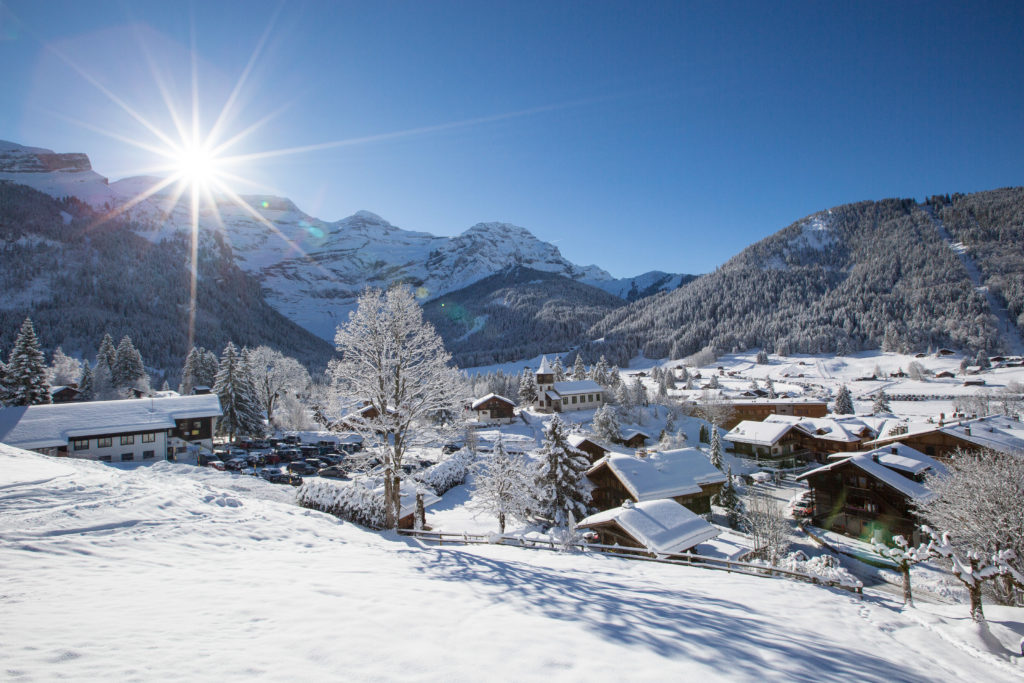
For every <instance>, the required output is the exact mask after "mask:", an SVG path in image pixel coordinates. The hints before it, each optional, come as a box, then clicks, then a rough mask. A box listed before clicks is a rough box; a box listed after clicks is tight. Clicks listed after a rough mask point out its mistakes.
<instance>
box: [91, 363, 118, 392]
mask: <svg viewBox="0 0 1024 683" xmlns="http://www.w3.org/2000/svg"><path fill="white" fill-rule="evenodd" d="M92 398H93V400H94V401H110V400H111V399H115V398H119V396H118V394H117V390H116V389H115V388H114V383H113V382H112V381H111V379H110V366H108V365H107V364H106V362H105V361H100V360H97V361H96V365H95V366H94V367H93V369H92Z"/></svg>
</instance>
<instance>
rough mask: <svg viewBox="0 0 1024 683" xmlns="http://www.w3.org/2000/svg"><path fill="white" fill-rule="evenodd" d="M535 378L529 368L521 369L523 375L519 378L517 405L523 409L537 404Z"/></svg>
mask: <svg viewBox="0 0 1024 683" xmlns="http://www.w3.org/2000/svg"><path fill="white" fill-rule="evenodd" d="M537 399H538V394H537V378H536V377H535V376H534V374H533V373H532V372H530V369H529V368H523V374H522V375H521V376H520V378H519V405H521V406H523V407H524V408H525V407H527V406H532V405H534V404H535V403H537Z"/></svg>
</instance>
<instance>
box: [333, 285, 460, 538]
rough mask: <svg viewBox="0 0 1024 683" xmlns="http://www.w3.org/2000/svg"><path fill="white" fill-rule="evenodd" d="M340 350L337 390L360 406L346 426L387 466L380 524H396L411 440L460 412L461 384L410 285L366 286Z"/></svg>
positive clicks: (339, 337) (343, 330)
mask: <svg viewBox="0 0 1024 683" xmlns="http://www.w3.org/2000/svg"><path fill="white" fill-rule="evenodd" d="M334 342H335V345H336V346H337V349H338V351H340V352H341V354H342V357H341V359H340V360H335V361H333V362H332V363H331V376H332V383H333V388H334V392H335V395H336V396H337V397H338V398H339V399H340V400H348V401H350V402H354V403H356V404H360V405H361V409H360V410H358V411H354V412H353V413H352V414H350V415H349V416H347V418H346V419H345V422H346V425H347V426H348V427H349V428H351V429H354V430H355V431H357V432H359V433H361V434H362V435H363V436H364V439H366V441H367V442H368V443H376V444H377V450H378V452H379V455H380V459H381V461H382V462H383V464H384V477H385V479H384V499H385V513H386V514H385V524H386V527H387V528H397V526H398V520H399V516H400V515H399V512H400V509H401V491H400V481H399V476H400V473H401V471H402V469H401V468H402V459H403V458H404V457H405V454H406V452H407V451H408V449H409V448H410V446H414V445H416V444H417V443H422V442H423V440H425V439H426V438H427V435H428V433H429V432H430V431H431V430H433V429H435V428H436V427H437V425H436V424H433V421H432V420H431V418H432V417H433V416H434V415H436V414H437V413H440V412H448V413H449V414H452V415H457V414H458V412H457V408H458V402H459V399H460V398H462V396H461V395H460V393H461V392H460V387H462V382H461V380H460V378H459V376H458V372H457V370H455V369H454V368H452V367H449V361H450V360H451V356H450V355H449V354H448V352H447V351H446V350H445V348H444V344H443V343H442V342H441V338H440V337H439V336H438V335H437V332H435V331H434V327H433V326H432V325H430V323H427V322H424V320H423V313H422V311H421V310H420V307H419V305H418V304H417V303H416V300H415V299H414V298H413V295H412V293H411V292H410V291H409V289H408V288H407V287H404V286H401V287H392V288H391V289H389V290H387V292H384V291H381V290H378V289H367V290H366V291H365V292H364V293H363V294H362V296H360V297H359V302H358V308H357V309H356V310H355V311H353V312H352V313H350V314H349V320H348V322H347V323H346V324H344V325H341V326H339V327H338V332H337V334H336V335H335V337H334Z"/></svg>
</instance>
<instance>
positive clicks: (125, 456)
mask: <svg viewBox="0 0 1024 683" xmlns="http://www.w3.org/2000/svg"><path fill="white" fill-rule="evenodd" d="M134 459H135V454H134V453H122V454H121V462H126V461H128V460H134Z"/></svg>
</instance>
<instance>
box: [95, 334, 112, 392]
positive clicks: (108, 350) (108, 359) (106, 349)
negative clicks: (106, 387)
mask: <svg viewBox="0 0 1024 683" xmlns="http://www.w3.org/2000/svg"><path fill="white" fill-rule="evenodd" d="M116 362H117V349H116V348H114V340H113V338H111V336H110V334H109V333H108V334H104V335H103V339H102V340H101V341H100V348H99V349H97V350H96V363H97V364H99V363H102V364H103V365H105V366H107V371H108V373H109V375H110V378H111V381H113V378H114V364H115V363H116ZM93 370H94V371H95V368H93Z"/></svg>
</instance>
